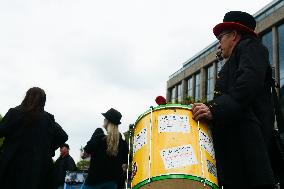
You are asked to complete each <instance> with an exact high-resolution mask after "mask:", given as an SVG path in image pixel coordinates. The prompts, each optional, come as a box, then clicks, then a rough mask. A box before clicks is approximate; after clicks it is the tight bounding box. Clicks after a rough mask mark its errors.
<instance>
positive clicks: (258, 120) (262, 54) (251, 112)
mask: <svg viewBox="0 0 284 189" xmlns="http://www.w3.org/2000/svg"><path fill="white" fill-rule="evenodd" d="M270 71H271V69H270V64H269V59H268V51H267V49H266V48H265V47H264V46H263V45H262V44H261V42H260V41H259V40H257V39H255V38H250V37H245V38H243V39H242V40H241V41H240V42H239V43H238V44H237V45H236V47H235V48H234V50H233V52H232V55H231V57H230V58H229V59H228V60H227V62H226V63H225V64H224V66H223V68H222V69H221V71H220V72H219V73H218V77H217V80H216V86H215V91H214V99H213V100H212V101H211V102H209V108H210V110H211V112H212V114H213V117H214V118H213V119H214V121H213V128H212V134H213V138H214V146H215V151H216V160H217V168H218V175H219V182H220V185H225V186H226V185H228V186H230V187H229V188H245V186H248V187H252V186H258V185H270V184H274V183H275V178H274V173H273V171H272V170H273V169H272V165H271V158H270V149H271V146H272V143H273V142H272V139H273V135H272V133H273V125H274V113H273V101H272V98H271V87H270V83H269V81H270V80H269V78H268V77H269V76H271V73H269V72H270Z"/></svg>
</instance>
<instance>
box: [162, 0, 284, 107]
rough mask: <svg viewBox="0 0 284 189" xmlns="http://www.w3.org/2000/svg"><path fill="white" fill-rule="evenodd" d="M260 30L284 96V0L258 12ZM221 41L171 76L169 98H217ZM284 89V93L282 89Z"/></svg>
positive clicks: (256, 17) (277, 0) (258, 29)
mask: <svg viewBox="0 0 284 189" xmlns="http://www.w3.org/2000/svg"><path fill="white" fill-rule="evenodd" d="M254 17H255V19H256V21H257V26H256V32H257V33H258V34H259V37H260V40H261V41H262V43H263V44H264V45H265V46H266V47H267V48H268V50H269V60H270V63H271V65H272V67H273V70H274V73H273V74H274V77H275V78H276V79H277V81H278V82H279V83H280V86H281V89H282V90H280V94H281V95H282V96H283V97H284V0H275V1H272V2H271V3H270V4H268V5H267V6H265V7H264V8H263V9H261V10H260V11H258V12H257V13H256V14H255V15H254ZM217 46H218V41H215V42H214V43H212V44H211V45H209V46H208V47H206V48H205V49H204V50H202V51H201V52H199V53H198V54H197V55H195V56H193V57H192V58H191V59H189V60H188V61H186V62H185V63H183V66H182V68H181V69H180V70H178V71H176V72H175V73H174V74H172V75H171V76H170V77H169V80H168V82H167V100H168V101H171V102H172V103H179V102H182V101H183V100H184V99H185V98H186V97H188V96H190V97H192V98H194V99H195V100H200V99H206V100H208V101H209V100H211V99H212V98H213V91H214V85H215V80H216V77H217V73H218V72H219V71H220V69H221V68H222V66H223V65H224V63H225V62H224V61H221V62H218V60H217V58H216V52H217ZM281 91H282V92H281Z"/></svg>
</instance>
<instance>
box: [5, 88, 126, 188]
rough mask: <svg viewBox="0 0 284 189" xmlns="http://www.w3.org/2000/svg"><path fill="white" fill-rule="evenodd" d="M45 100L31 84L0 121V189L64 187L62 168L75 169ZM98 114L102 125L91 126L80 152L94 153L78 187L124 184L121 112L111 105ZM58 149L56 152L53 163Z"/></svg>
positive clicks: (115, 186) (107, 186)
mask: <svg viewBox="0 0 284 189" xmlns="http://www.w3.org/2000/svg"><path fill="white" fill-rule="evenodd" d="M45 102H46V94H45V92H44V90H42V89H41V88H38V87H34V88H31V89H29V90H28V91H27V93H26V96H25V98H24V100H23V101H22V103H21V104H20V105H19V106H17V107H15V108H11V109H10V110H9V111H8V113H7V114H6V115H5V116H4V117H3V119H2V120H1V122H0V137H5V140H4V143H3V145H2V146H1V149H0V188H1V189H21V188H23V189H63V187H64V183H65V176H66V171H76V164H75V162H74V160H73V159H72V157H71V156H70V155H69V145H68V144H66V143H65V142H66V141H67V140H68V135H67V134H66V132H65V131H64V130H63V129H62V128H61V126H60V125H59V124H58V123H57V122H55V119H54V116H53V115H52V114H50V113H48V112H46V111H45V110H44V106H45ZM103 116H104V117H105V120H104V124H103V127H102V128H100V129H96V130H95V132H94V134H93V136H92V138H91V139H90V141H89V142H88V143H87V145H86V147H85V153H84V157H89V156H91V157H92V156H94V157H95V158H91V162H90V168H89V171H88V177H87V179H86V182H85V184H84V185H83V186H82V189H89V188H90V189H119V188H123V187H124V180H125V174H126V173H125V167H126V164H127V157H128V145H127V143H126V141H125V140H124V139H123V138H124V137H123V136H122V135H121V134H120V133H119V131H118V125H119V124H120V119H121V117H122V115H121V113H120V112H118V111H117V110H115V109H110V110H109V111H107V112H106V113H103ZM58 148H60V157H59V158H58V159H57V160H56V161H55V162H53V159H52V158H53V157H54V156H55V151H56V150H57V149H58ZM84 157H83V158H84Z"/></svg>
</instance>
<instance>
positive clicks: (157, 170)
mask: <svg viewBox="0 0 284 189" xmlns="http://www.w3.org/2000/svg"><path fill="white" fill-rule="evenodd" d="M133 138H134V139H133V161H132V170H134V171H133V173H132V182H131V184H132V188H133V189H139V188H141V189H184V188H192V189H201V188H202V189H204V188H205V189H218V182H217V169H216V161H215V153H214V148H213V140H212V136H211V133H210V129H209V126H208V125H207V124H206V123H205V122H196V121H194V120H193V119H192V111H191V106H186V105H177V104H173V105H169V104H168V105H162V106H158V107H155V108H151V109H150V110H148V111H147V112H145V113H144V114H143V115H141V116H140V117H139V118H138V119H137V121H136V124H135V127H134V132H133Z"/></svg>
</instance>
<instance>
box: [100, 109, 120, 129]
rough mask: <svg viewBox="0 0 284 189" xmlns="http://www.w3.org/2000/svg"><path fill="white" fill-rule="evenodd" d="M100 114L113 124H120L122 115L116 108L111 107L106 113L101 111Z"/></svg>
mask: <svg viewBox="0 0 284 189" xmlns="http://www.w3.org/2000/svg"><path fill="white" fill-rule="evenodd" d="M102 115H103V116H104V117H105V118H106V119H107V120H109V121H110V122H112V123H113V124H116V125H119V124H121V122H120V120H121V118H122V115H121V113H120V112H119V111H117V110H116V109H113V108H111V109H109V110H108V111H107V112H106V113H102Z"/></svg>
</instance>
